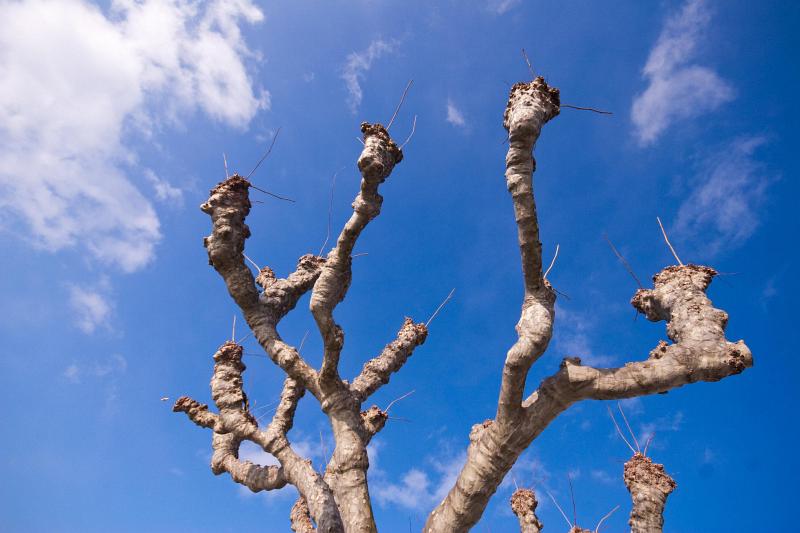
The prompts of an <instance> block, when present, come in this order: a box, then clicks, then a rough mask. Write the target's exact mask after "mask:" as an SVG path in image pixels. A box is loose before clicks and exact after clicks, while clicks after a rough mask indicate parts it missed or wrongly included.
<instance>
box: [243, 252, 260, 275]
mask: <svg viewBox="0 0 800 533" xmlns="http://www.w3.org/2000/svg"><path fill="white" fill-rule="evenodd" d="M242 255H243V256H244V258H245V259H247V260H248V261H249V262H250V264H251V265H253V266H254V267H256V270H257V271H258V272H261V267H260V266H258V265H257V264H256V262H255V261H253V260H252V259H250V258H249V257H247V254H242Z"/></svg>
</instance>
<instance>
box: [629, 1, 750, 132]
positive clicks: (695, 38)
mask: <svg viewBox="0 0 800 533" xmlns="http://www.w3.org/2000/svg"><path fill="white" fill-rule="evenodd" d="M710 20H711V15H710V13H709V10H708V8H707V6H706V5H705V2H704V1H703V0H689V1H687V2H686V3H685V4H684V5H683V7H682V8H681V10H680V11H679V12H678V13H676V14H674V15H672V16H670V17H669V18H668V19H667V21H666V22H665V24H664V28H663V29H662V31H661V35H660V36H659V37H658V41H657V42H656V44H655V46H654V47H653V49H652V50H651V51H650V55H649V57H648V59H647V63H646V64H645V66H644V70H643V75H644V77H645V78H646V79H647V81H648V86H647V88H646V89H645V91H644V92H643V93H641V94H639V95H638V96H636V98H635V99H634V101H633V106H632V108H631V119H632V120H633V124H634V126H635V128H636V136H637V138H638V140H639V143H640V144H641V145H648V144H652V143H653V142H655V141H656V139H657V138H658V137H659V135H661V133H663V132H664V130H666V129H667V128H668V127H669V126H670V125H671V124H673V123H674V122H677V121H679V120H683V119H688V118H691V117H696V116H699V115H702V114H705V113H708V112H709V111H713V110H714V109H716V108H718V107H719V106H720V105H722V104H723V103H725V102H728V101H730V100H732V99H733V96H734V91H733V89H732V88H731V86H730V85H729V84H728V83H727V82H726V81H725V80H723V79H722V78H720V76H719V75H718V74H717V73H716V72H714V71H713V70H711V69H709V68H707V67H703V66H699V65H696V64H693V63H692V60H693V59H694V57H695V54H696V52H697V47H698V44H699V42H700V40H701V37H702V34H703V32H704V31H705V30H706V28H707V26H708V24H709V22H710Z"/></svg>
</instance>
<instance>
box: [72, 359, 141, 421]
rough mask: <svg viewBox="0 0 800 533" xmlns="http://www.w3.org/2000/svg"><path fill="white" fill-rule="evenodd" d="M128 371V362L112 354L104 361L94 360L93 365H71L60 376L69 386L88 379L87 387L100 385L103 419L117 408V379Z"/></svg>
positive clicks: (111, 414) (108, 416) (110, 415)
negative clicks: (102, 397) (101, 389)
mask: <svg viewBox="0 0 800 533" xmlns="http://www.w3.org/2000/svg"><path fill="white" fill-rule="evenodd" d="M127 369H128V361H127V360H126V359H125V357H123V356H122V355H120V354H112V355H110V356H109V357H108V358H107V359H105V360H102V361H101V360H95V361H94V362H93V363H81V364H80V365H79V364H76V363H73V364H71V365H69V366H68V367H67V368H66V369H65V370H64V372H63V373H62V376H63V377H64V378H65V379H66V380H67V381H68V382H69V383H71V384H73V385H77V384H79V383H82V382H83V378H89V381H88V385H90V386H93V387H96V386H97V385H102V388H103V395H104V399H103V405H102V409H100V413H101V414H102V415H103V416H104V417H105V418H110V417H112V416H114V415H115V414H116V413H117V411H118V408H119V378H120V377H121V376H122V375H123V374H125V372H126V371H127Z"/></svg>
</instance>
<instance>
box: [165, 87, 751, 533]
mask: <svg viewBox="0 0 800 533" xmlns="http://www.w3.org/2000/svg"><path fill="white" fill-rule="evenodd" d="M559 110H560V101H559V92H558V89H555V88H553V87H549V86H548V85H547V83H546V82H545V81H544V79H543V78H541V77H539V78H536V79H535V80H533V81H532V82H530V83H517V84H516V85H514V87H513V88H512V89H511V94H510V96H509V99H508V106H507V108H506V111H505V114H504V117H503V118H504V120H503V125H504V126H505V128H506V129H507V130H508V143H509V148H508V154H507V156H506V185H507V186H508V190H509V192H510V193H511V197H512V199H513V204H514V215H515V218H516V223H517V232H518V237H519V246H520V254H521V258H522V273H523V286H524V298H523V300H522V311H521V315H520V319H519V322H518V323H517V327H516V329H517V333H518V340H517V342H516V343H515V344H514V345H513V346H512V347H511V348H510V349H509V350H508V354H507V355H506V360H505V364H504V367H503V375H502V382H501V383H500V392H499V398H498V402H497V414H496V416H495V418H494V419H493V420H486V421H484V422H481V423H478V424H475V425H474V426H473V427H472V430H471V431H470V434H469V446H468V449H467V455H466V459H465V461H464V464H463V467H462V468H461V472H460V474H459V475H458V478H457V480H456V481H455V483H454V485H453V487H452V488H451V489H450V492H449V493H448V494H447V496H446V497H445V498H444V500H442V502H441V503H440V504H439V505H438V506H437V507H436V508H435V509H433V511H432V512H431V513H430V515H429V516H428V518H427V521H426V523H425V526H424V531H425V532H428V533H445V532H461V531H467V530H469V529H470V528H471V527H472V526H474V525H475V524H476V523H477V522H478V520H479V519H480V517H481V515H482V513H483V511H484V509H485V508H486V505H487V504H488V502H489V499H490V498H491V496H492V495H493V494H494V493H495V491H496V490H497V488H498V486H499V485H500V483H501V482H502V480H503V478H504V476H505V475H506V474H507V473H508V472H509V470H510V469H511V467H512V466H513V465H514V463H515V461H516V460H517V458H518V457H519V456H520V454H521V453H522V452H523V451H524V450H525V449H526V448H527V447H528V446H529V445H530V444H531V442H533V440H534V439H535V438H536V437H537V436H538V435H539V434H540V433H541V432H542V431H543V430H544V429H545V428H546V427H547V426H548V424H550V422H552V421H553V420H554V419H555V418H556V417H557V416H558V415H559V414H561V413H562V412H564V411H565V410H566V409H568V408H569V407H570V406H571V405H573V404H575V403H576V402H579V401H581V400H587V399H594V400H618V399H623V398H633V397H637V396H644V395H648V394H655V393H663V392H666V391H668V390H670V389H673V388H676V387H680V386H682V385H686V384H688V383H694V382H697V381H718V380H720V379H722V378H725V377H728V376H731V375H734V374H738V373H740V372H742V371H743V370H744V369H746V368H748V367H750V366H751V365H752V363H753V360H752V355H751V353H750V350H749V349H748V348H747V346H746V345H745V344H744V342H742V341H739V342H736V343H732V342H729V341H728V340H726V339H725V335H724V330H725V325H726V322H727V318H728V317H727V314H726V313H725V312H724V311H722V310H719V309H715V308H714V307H713V306H712V305H711V301H710V300H709V299H708V297H707V296H706V289H707V288H708V286H709V284H710V283H711V280H712V278H713V277H714V276H715V275H716V272H715V271H714V269H712V268H710V267H707V266H699V265H691V264H690V265H684V264H682V263H681V264H679V265H677V266H669V267H666V268H664V269H663V270H662V271H661V272H659V273H658V274H656V275H655V276H654V278H653V280H654V287H653V288H652V289H639V290H638V291H637V292H636V294H635V295H634V296H633V299H632V300H631V303H632V305H633V306H634V307H635V308H636V309H637V310H638V311H639V312H641V313H643V314H644V315H645V316H646V317H647V318H648V319H649V320H651V321H662V320H663V321H665V322H666V323H667V336H668V337H669V338H670V339H671V340H672V344H668V343H666V342H664V341H660V342H659V343H658V345H657V346H656V347H655V348H654V349H653V350H652V351H651V352H650V354H649V356H648V357H647V358H645V359H644V360H637V361H633V362H630V363H627V364H625V365H624V366H622V367H619V368H593V367H591V366H586V365H583V364H581V361H580V359H578V358H566V359H564V360H563V361H562V363H561V365H560V368H559V369H558V371H557V372H555V373H554V374H553V375H551V376H550V377H548V378H546V379H544V380H543V381H542V382H541V384H540V385H539V387H538V388H537V389H536V390H535V391H534V392H533V393H532V394H530V395H529V396H528V397H524V390H525V380H526V378H527V375H528V371H529V370H530V368H531V366H532V365H533V364H534V363H535V362H536V361H537V359H539V357H541V355H542V354H543V353H544V352H545V350H546V349H547V345H548V343H549V342H550V339H551V337H552V334H553V321H554V319H555V314H554V305H555V301H556V293H555V292H554V290H553V288H552V287H551V285H550V283H549V282H548V281H547V280H546V279H545V276H544V274H543V271H542V246H541V243H540V242H539V224H538V221H537V216H536V204H535V202H534V196H533V181H532V177H533V171H534V168H535V161H534V158H533V146H534V144H535V143H536V140H537V138H538V137H539V134H540V132H541V129H542V127H543V126H544V124H545V123H547V122H548V121H549V120H551V119H553V118H554V117H556V116H557V115H558V113H559ZM361 131H362V132H363V144H364V149H363V150H362V152H361V156H360V157H359V159H358V168H359V170H360V172H361V176H362V180H361V190H360V192H359V194H358V195H357V196H356V199H355V201H354V202H353V214H352V216H351V217H350V219H349V220H348V221H347V223H346V224H345V226H344V228H343V229H342V231H341V233H340V234H339V237H338V240H337V242H336V245H335V246H334V247H333V249H332V250H331V251H330V253H328V255H327V256H326V257H317V256H313V255H305V256H303V257H301V258H300V260H299V263H298V266H297V269H296V270H295V271H294V272H292V273H291V274H289V275H288V276H287V277H286V278H278V277H276V275H275V274H274V273H273V271H272V270H271V269H270V268H268V267H265V268H262V269H261V271H260V272H258V274H257V275H256V276H255V277H254V276H253V273H252V272H251V270H250V268H249V267H248V266H247V264H246V263H245V256H244V248H245V240H246V239H247V238H248V237H249V236H250V229H249V228H248V227H247V225H246V224H245V219H246V218H247V215H248V213H249V211H250V207H251V204H250V200H249V189H250V186H251V185H250V183H249V181H248V180H247V179H245V178H243V177H241V176H239V175H234V176H231V177H229V178H227V179H226V180H225V181H223V182H222V183H220V184H218V185H217V186H216V187H214V189H212V190H211V193H210V196H209V198H208V201H207V202H206V203H204V204H203V205H202V207H201V209H202V210H203V211H204V212H205V213H207V214H208V215H210V216H211V221H212V231H211V235H209V236H208V237H206V239H205V247H206V249H207V251H208V256H209V259H210V262H211V265H213V267H214V268H215V269H216V271H217V272H218V273H219V274H220V276H222V279H223V280H224V281H225V284H226V285H227V287H228V291H229V292H230V295H231V296H232V297H233V299H234V301H235V302H236V304H237V305H238V306H239V308H240V309H241V311H242V313H243V315H244V317H245V319H246V321H247V324H248V325H249V326H250V328H251V330H252V332H253V334H254V336H255V338H256V339H257V340H258V342H259V344H260V345H261V346H262V348H263V349H264V351H265V352H266V354H267V355H268V356H269V357H270V358H271V359H272V361H273V362H274V363H275V364H276V365H278V366H279V367H280V368H281V369H283V371H284V372H285V373H286V380H285V382H284V385H283V391H282V392H281V396H280V403H279V405H278V408H277V410H276V412H275V415H274V417H273V419H272V421H271V422H270V423H269V424H268V425H266V426H265V427H262V426H260V425H259V423H258V422H257V421H256V419H255V418H254V417H253V415H252V414H251V412H250V408H249V403H248V400H247V395H246V393H245V391H244V390H243V383H242V373H243V372H244V370H245V365H244V364H243V363H242V355H243V349H242V346H240V345H238V344H236V343H235V342H233V341H231V342H226V343H225V344H223V345H222V346H221V347H220V348H219V350H218V351H217V352H216V353H215V354H214V373H213V378H212V380H211V394H212V398H213V401H214V404H215V405H216V407H217V413H212V412H211V411H210V410H209V409H208V406H207V405H204V404H201V403H199V402H197V401H195V400H192V399H190V398H187V397H182V398H180V399H179V400H178V401H177V402H176V404H175V406H174V408H173V409H174V410H175V411H180V412H184V413H186V414H187V415H188V417H189V418H190V419H191V420H192V421H193V422H194V423H195V424H197V425H200V426H203V427H206V428H209V429H211V430H212V431H213V438H212V446H213V450H214V454H213V457H212V460H211V469H212V471H213V472H214V473H215V474H221V473H223V472H227V473H228V474H229V475H230V476H231V478H232V479H233V480H234V481H236V482H237V483H241V484H243V485H245V486H247V487H248V488H250V489H251V490H253V491H262V490H277V489H281V488H283V487H285V486H286V485H287V484H290V485H293V486H294V487H295V488H296V489H297V491H298V492H299V494H300V498H299V499H298V501H297V502H296V503H295V505H294V507H293V508H292V511H291V516H290V520H291V527H292V529H293V530H294V531H297V532H310V531H319V532H326V533H328V532H330V533H333V532H341V531H347V532H359V533H360V532H372V531H377V527H376V524H375V520H374V517H373V513H372V505H371V501H370V495H369V489H368V486H367V468H368V467H369V461H368V458H367V445H368V444H369V442H370V439H372V437H373V436H374V435H375V434H376V433H378V432H379V431H380V430H381V429H382V428H383V427H384V425H385V424H386V422H387V418H388V415H387V413H386V412H384V411H381V410H380V409H379V408H377V407H375V406H372V407H369V408H366V409H365V408H364V405H365V402H367V401H368V400H369V398H370V396H371V395H372V394H373V393H374V392H375V391H377V390H378V389H379V388H380V387H381V386H383V385H384V384H386V383H388V382H389V378H390V376H391V375H392V373H394V372H397V371H399V370H400V368H401V367H402V366H403V364H404V363H405V362H406V361H407V360H408V358H409V357H410V356H411V354H412V353H413V351H414V349H415V348H416V347H417V346H419V345H421V344H422V343H423V342H425V338H426V336H427V334H428V330H427V327H426V325H425V324H422V323H414V322H413V321H412V320H411V319H406V320H405V322H404V323H403V326H402V327H401V328H400V331H399V332H398V334H397V338H396V340H394V341H393V342H391V343H389V344H388V345H387V346H386V347H385V348H384V349H383V351H382V352H381V353H380V354H379V355H378V356H377V357H375V358H374V359H372V360H370V361H368V362H367V363H366V364H365V365H364V367H363V369H362V371H361V373H360V374H359V375H358V376H356V377H355V378H354V379H352V381H348V380H345V379H342V378H341V377H340V376H339V371H338V363H339V356H340V354H341V351H342V347H343V344H344V332H343V331H342V328H341V327H339V325H338V324H337V323H336V321H335V320H334V317H333V312H334V309H335V308H336V306H337V305H338V304H339V302H341V301H342V300H343V299H344V297H345V295H346V294H347V290H348V288H349V286H350V283H351V262H352V251H353V247H354V246H355V243H356V240H357V239H358V237H359V235H360V234H361V232H362V231H363V230H364V228H365V227H366V226H367V224H368V223H369V222H370V221H371V220H372V219H374V218H375V217H377V216H378V214H379V213H380V209H381V203H382V201H383V198H382V197H381V195H380V194H379V193H378V188H379V186H380V185H381V183H383V182H384V181H385V180H386V179H387V178H388V177H389V175H390V174H391V172H392V170H393V169H394V167H395V166H396V165H397V164H398V163H400V162H401V161H402V159H403V152H402V150H401V148H400V147H398V146H397V144H396V143H395V142H394V141H393V140H392V139H391V137H390V136H389V133H388V131H387V129H386V128H384V127H383V126H382V125H381V124H369V123H363V124H362V125H361ZM676 259H677V256H676ZM678 262H679V263H680V261H678ZM308 291H311V303H310V310H311V313H312V315H313V317H314V320H315V322H316V324H317V327H318V328H319V332H320V334H321V336H322V339H323V345H324V348H323V358H322V365H321V367H320V368H319V369H315V368H312V367H311V366H310V365H309V364H308V363H307V362H306V360H305V359H304V358H303V356H302V354H301V353H300V351H299V349H298V348H296V347H294V346H291V345H289V344H287V343H286V342H284V340H283V339H282V338H281V336H280V335H279V333H278V330H277V327H278V324H279V322H280V321H281V319H282V318H283V317H284V316H286V314H287V313H289V312H290V311H291V310H292V309H293V308H294V307H295V305H296V304H297V301H298V300H299V299H300V298H301V297H302V296H303V295H304V294H305V293H307V292H308ZM306 392H309V393H311V395H312V396H314V398H315V399H316V400H317V401H318V402H319V405H320V408H321V409H322V411H323V412H324V413H325V415H326V416H327V418H328V420H329V422H330V426H331V430H332V432H333V436H334V439H335V443H336V445H335V449H334V451H333V455H332V457H331V459H330V462H329V463H328V465H327V468H326V469H325V471H324V474H320V473H317V472H316V471H315V470H314V469H313V467H312V466H311V462H310V461H309V460H308V459H306V458H304V457H302V456H300V455H299V454H298V453H297V451H296V450H295V449H293V448H292V446H291V443H290V441H289V439H288V436H287V435H288V433H289V430H290V429H291V428H292V424H293V418H294V413H295V409H296V408H297V404H298V402H299V401H300V399H301V398H302V396H303V395H304V394H305V393H306ZM245 440H248V441H251V442H253V443H255V444H256V445H258V446H260V447H261V448H263V450H264V451H265V452H267V453H269V454H271V455H273V456H274V457H275V458H276V459H277V461H278V463H279V465H280V466H260V465H255V464H252V463H250V462H246V461H240V460H239V458H238V451H239V446H240V444H241V443H242V442H243V441H245ZM624 481H625V483H626V485H627V486H628V489H629V491H630V492H631V495H632V498H633V510H632V512H631V519H630V524H631V527H632V530H633V531H634V532H636V533H643V532H647V533H654V532H660V531H661V527H662V522H663V518H662V511H663V508H664V504H665V501H666V498H667V496H668V494H669V493H670V492H671V491H672V489H673V488H674V486H675V485H674V482H673V481H672V479H671V478H670V477H669V476H667V475H666V474H665V473H664V470H663V467H661V465H656V464H654V463H652V461H651V460H650V459H649V458H647V457H645V456H644V455H642V454H640V453H638V452H637V453H636V454H634V456H633V458H632V459H631V460H630V461H628V463H626V466H625V470H624ZM511 503H512V509H513V510H514V512H515V514H517V516H518V518H519V520H520V527H521V529H522V531H527V532H532V531H539V529H540V528H541V523H540V522H539V520H538V518H536V515H535V514H534V510H535V508H536V498H535V495H534V494H533V492H532V491H529V490H527V489H523V490H518V491H517V492H516V493H515V494H514V497H513V498H512V502H511ZM573 526H574V527H573V528H572V531H583V530H582V529H580V528H579V527H578V526H577V525H576V524H573Z"/></svg>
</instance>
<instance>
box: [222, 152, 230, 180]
mask: <svg viewBox="0 0 800 533" xmlns="http://www.w3.org/2000/svg"><path fill="white" fill-rule="evenodd" d="M222 162H223V163H224V164H225V179H228V176H229V174H228V158H227V157H225V152H222Z"/></svg>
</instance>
